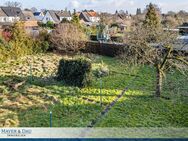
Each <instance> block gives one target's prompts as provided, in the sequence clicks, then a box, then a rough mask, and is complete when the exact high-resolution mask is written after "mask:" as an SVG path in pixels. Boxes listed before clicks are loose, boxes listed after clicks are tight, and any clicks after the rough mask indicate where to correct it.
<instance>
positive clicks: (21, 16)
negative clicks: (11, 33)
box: [0, 7, 100, 29]
mask: <svg viewBox="0 0 188 141" xmlns="http://www.w3.org/2000/svg"><path fill="white" fill-rule="evenodd" d="M76 14H77V16H78V17H79V18H80V21H81V23H83V24H85V25H93V24H97V23H98V22H99V21H100V18H99V14H98V13H97V12H95V11H93V10H89V11H88V10H84V11H82V12H77V13H76ZM63 19H67V20H69V21H71V20H72V14H71V12H70V11H67V10H64V11H63V10H61V11H56V10H46V11H45V12H34V13H33V12H32V11H30V10H21V9H20V8H17V7H0V29H1V28H2V27H3V26H10V25H12V24H13V23H14V22H16V21H24V25H25V27H26V28H37V27H38V22H41V23H44V24H46V23H47V22H48V21H51V22H53V23H54V24H59V23H60V22H61V21H62V20H63Z"/></svg>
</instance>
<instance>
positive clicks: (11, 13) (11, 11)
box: [0, 7, 24, 19]
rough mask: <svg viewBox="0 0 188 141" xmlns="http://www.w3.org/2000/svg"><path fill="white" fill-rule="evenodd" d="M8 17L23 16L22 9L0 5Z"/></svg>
mask: <svg viewBox="0 0 188 141" xmlns="http://www.w3.org/2000/svg"><path fill="white" fill-rule="evenodd" d="M0 8H1V9H2V10H3V12H4V13H5V14H6V15H7V16H8V17H20V18H21V19H23V18H24V15H23V13H22V10H21V9H20V8H18V7H0Z"/></svg>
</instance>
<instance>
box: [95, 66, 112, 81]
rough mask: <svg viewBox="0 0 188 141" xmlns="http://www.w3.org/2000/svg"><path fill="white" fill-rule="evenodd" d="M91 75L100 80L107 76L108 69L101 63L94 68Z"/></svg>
mask: <svg viewBox="0 0 188 141" xmlns="http://www.w3.org/2000/svg"><path fill="white" fill-rule="evenodd" d="M93 73H94V75H95V76H96V77H98V78H100V77H105V76H108V75H109V73H110V71H109V69H108V66H107V65H106V64H104V63H103V62H102V63H100V64H98V65H97V66H96V69H94V72H93Z"/></svg>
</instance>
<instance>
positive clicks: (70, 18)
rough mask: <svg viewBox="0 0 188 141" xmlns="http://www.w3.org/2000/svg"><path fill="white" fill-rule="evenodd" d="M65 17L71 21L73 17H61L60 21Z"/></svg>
mask: <svg viewBox="0 0 188 141" xmlns="http://www.w3.org/2000/svg"><path fill="white" fill-rule="evenodd" d="M63 19H67V20H68V21H71V20H72V17H60V21H62V20H63Z"/></svg>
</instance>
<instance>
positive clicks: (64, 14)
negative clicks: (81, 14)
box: [57, 10, 72, 21]
mask: <svg viewBox="0 0 188 141" xmlns="http://www.w3.org/2000/svg"><path fill="white" fill-rule="evenodd" d="M57 16H58V17H59V20H60V21H62V20H63V19H67V20H68V21H71V20H72V15H71V12H70V11H67V10H65V11H60V12H58V13H57Z"/></svg>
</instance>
